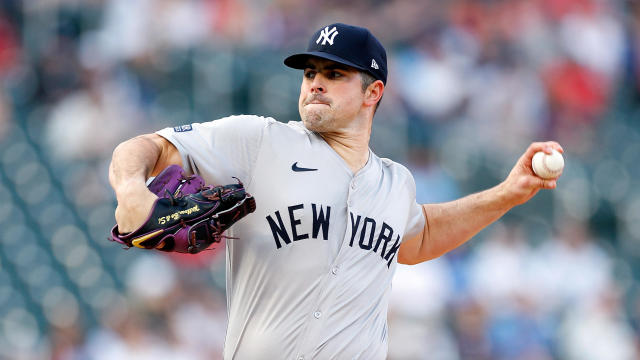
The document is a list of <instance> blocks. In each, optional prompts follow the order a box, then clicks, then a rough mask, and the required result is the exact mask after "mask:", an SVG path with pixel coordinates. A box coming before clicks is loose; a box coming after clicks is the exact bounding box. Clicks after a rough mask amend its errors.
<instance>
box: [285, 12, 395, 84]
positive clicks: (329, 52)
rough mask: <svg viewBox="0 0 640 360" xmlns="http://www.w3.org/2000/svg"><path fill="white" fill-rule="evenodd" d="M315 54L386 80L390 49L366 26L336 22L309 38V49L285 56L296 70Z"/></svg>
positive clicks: (384, 81)
mask: <svg viewBox="0 0 640 360" xmlns="http://www.w3.org/2000/svg"><path fill="white" fill-rule="evenodd" d="M310 56H315V57H319V58H323V59H327V60H332V61H335V62H337V63H341V64H344V65H348V66H351V67H354V68H356V69H358V70H361V71H365V72H368V73H369V74H371V75H372V76H373V77H374V78H375V79H377V80H382V82H383V83H384V84H386V83H387V52H386V51H385V50H384V47H383V46H382V44H381V43H380V41H378V39H376V37H375V36H373V34H371V32H370V31H369V30H367V29H365V28H363V27H359V26H352V25H346V24H341V23H335V24H331V25H328V26H324V27H322V28H321V29H320V30H318V31H316V33H315V34H313V36H312V37H311V40H309V46H307V51H306V52H303V53H299V54H294V55H291V56H289V57H288V58H286V59H284V64H285V65H287V66H288V67H292V68H294V69H304V68H305V65H307V63H306V61H307V59H308V58H309V57H310Z"/></svg>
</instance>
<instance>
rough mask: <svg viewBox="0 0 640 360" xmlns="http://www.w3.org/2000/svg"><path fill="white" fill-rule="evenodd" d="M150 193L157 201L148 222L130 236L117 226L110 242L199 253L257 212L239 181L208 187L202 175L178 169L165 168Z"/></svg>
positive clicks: (156, 178)
mask: <svg viewBox="0 0 640 360" xmlns="http://www.w3.org/2000/svg"><path fill="white" fill-rule="evenodd" d="M148 188H149V190H150V191H151V192H153V193H154V194H156V195H158V197H159V199H158V200H156V202H155V204H154V205H153V208H152V210H151V214H150V215H149V218H148V219H147V221H146V222H145V223H144V224H142V226H141V227H140V228H138V229H137V230H135V231H133V232H131V233H128V234H120V233H119V232H118V225H116V226H114V227H113V229H111V240H113V241H116V242H119V243H121V244H124V245H126V246H127V247H132V246H135V247H139V248H143V249H158V250H162V251H176V252H180V253H189V254H196V253H198V252H200V251H202V250H205V249H207V248H208V247H209V246H211V244H213V243H218V242H220V241H221V239H222V238H223V233H224V231H225V230H226V229H228V228H229V227H231V225H233V224H234V223H235V222H236V221H238V220H240V219H241V218H243V217H244V216H246V215H247V214H249V213H252V212H253V211H255V209H256V201H255V199H254V198H253V197H252V196H251V195H249V194H248V193H247V192H246V191H245V189H244V186H243V185H242V183H241V182H240V181H238V184H230V185H224V186H205V184H204V180H203V179H202V178H201V177H200V176H198V175H192V176H188V177H187V176H185V175H184V170H183V169H182V168H181V167H180V166H178V165H171V166H169V167H167V168H166V169H164V170H163V171H162V172H161V173H160V174H158V176H156V177H155V179H153V181H151V183H150V184H149V185H148Z"/></svg>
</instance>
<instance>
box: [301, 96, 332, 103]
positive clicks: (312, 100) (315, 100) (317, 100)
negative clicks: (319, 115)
mask: <svg viewBox="0 0 640 360" xmlns="http://www.w3.org/2000/svg"><path fill="white" fill-rule="evenodd" d="M311 104H314V105H327V106H330V104H331V102H330V101H329V99H326V98H324V97H323V96H318V95H314V96H312V97H311V98H310V99H307V100H306V101H305V102H304V105H305V106H307V105H311Z"/></svg>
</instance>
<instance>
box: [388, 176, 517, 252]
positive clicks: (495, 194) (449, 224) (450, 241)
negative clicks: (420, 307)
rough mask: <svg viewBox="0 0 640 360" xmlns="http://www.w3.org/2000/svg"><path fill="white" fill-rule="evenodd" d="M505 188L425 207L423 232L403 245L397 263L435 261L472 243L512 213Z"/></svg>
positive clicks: (501, 187)
mask: <svg viewBox="0 0 640 360" xmlns="http://www.w3.org/2000/svg"><path fill="white" fill-rule="evenodd" d="M503 186H504V185H503V184H500V185H498V186H496V187H494V188H491V189H489V190H485V191H483V192H480V193H476V194H473V195H469V196H466V197H464V198H461V199H458V200H455V201H451V202H446V203H440V204H425V205H422V208H423V211H424V215H425V227H424V230H423V232H422V234H420V235H419V236H416V237H415V238H413V239H409V240H406V241H405V242H404V243H403V244H402V246H401V247H400V252H399V254H398V261H399V262H401V263H403V264H417V263H420V262H423V261H427V260H431V259H435V258H437V257H439V256H441V255H443V254H445V253H447V252H449V251H451V250H453V249H455V248H456V247H458V246H460V245H462V244H463V243H465V242H466V241H467V240H469V239H471V238H472V237H473V236H474V235H476V234H477V233H478V232H480V230H482V229H484V228H485V227H486V226H487V225H489V224H491V223H492V222H494V221H496V220H497V219H499V218H500V217H501V216H502V215H504V214H505V213H506V212H507V211H509V209H511V207H512V205H511V204H510V203H509V201H508V200H507V197H506V196H505V194H504V189H503Z"/></svg>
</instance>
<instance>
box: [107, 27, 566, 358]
mask: <svg viewBox="0 0 640 360" xmlns="http://www.w3.org/2000/svg"><path fill="white" fill-rule="evenodd" d="M284 62H285V64H286V65H287V66H289V67H292V68H295V69H301V70H303V71H304V73H303V74H304V75H303V78H302V84H301V87H300V99H299V103H298V106H299V112H300V117H301V120H302V121H291V122H289V123H282V122H278V121H276V120H274V119H271V118H263V117H258V116H248V115H242V116H232V117H227V118H223V119H219V120H215V121H211V122H207V123H201V124H200V123H196V124H191V125H184V126H179V127H175V128H167V129H163V130H160V131H158V132H157V133H155V134H147V135H142V136H139V137H136V138H133V139H131V140H128V141H126V142H124V143H122V144H120V145H119V146H118V147H117V148H116V149H115V151H114V153H113V159H112V162H111V167H110V174H109V177H110V182H111V184H112V186H113V188H114V190H115V193H116V196H117V199H118V207H117V208H116V213H115V215H116V221H117V224H118V229H119V231H120V233H127V232H131V231H134V230H135V229H137V228H138V227H140V225H141V224H143V223H144V222H145V221H146V219H147V218H148V217H149V213H150V211H151V209H152V207H153V204H154V201H155V200H156V198H157V197H156V195H155V194H153V193H152V192H150V191H149V190H148V189H147V187H146V185H145V181H146V180H147V178H148V177H149V176H152V175H155V174H157V173H158V172H160V171H161V170H162V169H164V168H166V167H167V166H169V165H172V164H177V165H180V166H182V167H183V168H184V169H185V171H186V172H187V173H193V174H198V175H200V176H202V178H204V180H205V181H206V182H207V183H210V184H226V183H229V182H232V181H233V179H232V177H237V178H239V179H240V180H241V181H242V182H243V183H244V186H245V187H246V189H247V191H248V192H249V193H251V194H252V195H253V196H254V198H255V202H256V210H255V212H253V213H251V214H249V215H248V216H246V217H245V218H243V219H241V220H240V221H238V222H237V223H236V224H235V225H234V226H233V227H232V228H231V229H229V231H228V232H229V235H230V236H232V237H233V238H235V239H232V240H230V241H228V243H227V248H226V256H227V305H228V312H229V325H228V329H227V335H226V340H225V350H224V357H225V359H252V360H253V359H367V360H368V359H384V358H386V354H387V305H388V299H389V293H390V290H391V279H392V276H393V274H394V271H395V268H396V265H397V263H398V262H400V263H404V264H417V263H420V262H423V261H427V260H429V259H433V258H436V257H438V256H440V255H442V254H444V253H446V252H447V251H450V250H452V249H454V248H456V247H457V246H459V245H461V244H463V243H464V242H465V241H467V240H468V239H470V238H471V237H472V236H474V235H475V234H476V233H478V232H479V231H480V230H481V229H483V228H484V227H486V226H487V225H489V224H491V223H492V222H494V221H495V220H497V219H498V218H500V217H501V216H502V215H503V214H505V213H506V212H507V211H509V209H511V208H512V207H514V206H516V205H519V204H522V203H524V202H526V201H528V200H529V199H531V198H532V197H533V196H534V195H535V194H536V193H537V192H538V191H539V190H541V189H553V188H555V187H556V180H555V179H542V178H540V177H537V176H536V175H535V174H534V173H533V171H532V167H531V160H532V157H533V155H534V154H535V153H536V152H539V151H544V152H546V153H549V154H550V153H551V152H552V150H554V149H555V150H557V151H560V152H562V148H561V147H560V145H559V144H557V143H555V142H545V143H533V144H531V145H530V146H529V148H528V149H527V150H526V151H525V152H524V154H523V155H522V156H521V157H520V159H519V160H518V162H517V163H516V164H515V166H514V167H513V169H512V171H511V173H510V174H509V176H508V177H507V178H506V179H505V180H504V181H503V182H502V183H500V184H498V185H497V186H495V187H493V188H491V189H488V190H486V191H483V192H480V193H477V194H473V195H470V196H467V197H465V198H462V199H459V200H456V201H452V202H449V203H442V204H425V205H420V204H417V203H416V199H415V192H416V190H415V183H414V180H413V177H412V175H411V174H410V173H409V171H408V170H407V169H406V168H405V167H403V166H402V165H400V164H397V163H395V162H393V161H391V160H388V159H382V158H379V157H378V156H376V155H375V154H374V153H373V152H372V151H371V150H370V149H369V137H370V134H371V126H372V122H373V117H374V113H375V111H376V107H377V105H378V103H379V102H380V99H381V98H382V95H383V93H384V90H385V85H386V81H387V59H386V52H385V50H384V48H383V47H382V45H381V44H380V42H379V41H378V40H377V39H376V38H375V37H374V36H373V35H372V34H371V33H370V32H369V31H368V30H367V29H364V28H360V27H355V26H350V25H345V24H332V25H328V26H325V27H323V28H321V29H319V30H318V31H317V32H316V33H315V34H314V35H313V36H312V37H311V39H310V41H309V46H308V48H307V51H306V52H303V53H299V54H295V55H292V56H290V57H288V58H287V59H285V61H284ZM149 271H153V269H149Z"/></svg>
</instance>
